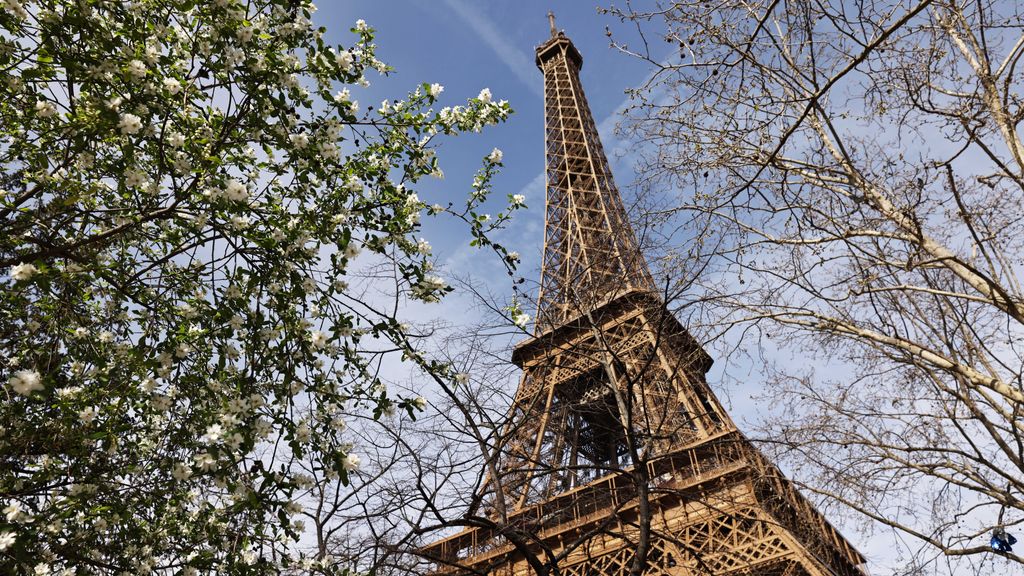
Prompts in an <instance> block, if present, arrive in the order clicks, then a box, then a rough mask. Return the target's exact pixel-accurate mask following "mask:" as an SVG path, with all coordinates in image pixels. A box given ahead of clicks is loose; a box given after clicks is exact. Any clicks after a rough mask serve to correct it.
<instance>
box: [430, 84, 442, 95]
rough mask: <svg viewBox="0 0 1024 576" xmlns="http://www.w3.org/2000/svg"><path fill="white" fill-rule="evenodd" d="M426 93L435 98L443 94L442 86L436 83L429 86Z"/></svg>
mask: <svg viewBox="0 0 1024 576" xmlns="http://www.w3.org/2000/svg"><path fill="white" fill-rule="evenodd" d="M428 92H429V93H430V95H431V96H433V97H434V98H437V97H438V96H440V95H441V92H444V86H441V85H440V84H437V83H434V84H431V85H430V89H429V90H428Z"/></svg>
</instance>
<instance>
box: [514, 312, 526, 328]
mask: <svg viewBox="0 0 1024 576" xmlns="http://www.w3.org/2000/svg"><path fill="white" fill-rule="evenodd" d="M529 321H530V316H529V315H528V314H524V313H522V312H519V313H518V314H513V315H512V323H513V324H515V325H516V326H518V327H520V328H522V327H524V326H526V323H527V322H529Z"/></svg>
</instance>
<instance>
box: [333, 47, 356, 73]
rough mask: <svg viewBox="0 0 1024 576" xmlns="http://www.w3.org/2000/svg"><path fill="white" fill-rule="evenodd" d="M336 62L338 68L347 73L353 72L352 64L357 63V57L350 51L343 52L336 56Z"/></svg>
mask: <svg viewBox="0 0 1024 576" xmlns="http://www.w3.org/2000/svg"><path fill="white" fill-rule="evenodd" d="M334 62H335V63H337V64H338V67H339V68H341V69H342V70H344V71H345V72H351V71H352V64H353V63H354V62H355V56H354V55H353V54H352V53H351V52H349V51H348V50H342V51H341V52H338V53H337V54H335V55H334Z"/></svg>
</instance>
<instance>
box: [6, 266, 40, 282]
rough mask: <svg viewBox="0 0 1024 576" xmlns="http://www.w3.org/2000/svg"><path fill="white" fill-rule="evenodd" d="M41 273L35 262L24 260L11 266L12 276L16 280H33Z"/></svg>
mask: <svg viewBox="0 0 1024 576" xmlns="http://www.w3.org/2000/svg"><path fill="white" fill-rule="evenodd" d="M38 273H39V269H38V268H36V267H35V265H34V264H30V263H28V262H22V263H21V264H15V265H14V266H11V278H13V279H14V280H15V281H16V282H24V281H26V280H31V279H32V277H33V276H35V275H36V274H38Z"/></svg>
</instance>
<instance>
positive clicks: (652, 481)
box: [421, 14, 866, 576]
mask: <svg viewBox="0 0 1024 576" xmlns="http://www.w3.org/2000/svg"><path fill="white" fill-rule="evenodd" d="M549 18H550V19H551V38H550V39H548V40H547V41H546V42H544V43H543V44H541V45H540V46H539V47H538V48H537V59H536V62H537V66H538V67H539V68H540V69H541V71H542V72H543V73H544V98H545V146H546V154H547V207H546V225H545V243H544V257H543V261H542V271H541V284H540V293H539V296H538V313H537V322H536V329H535V332H534V334H533V336H532V337H531V338H530V339H528V340H527V341H525V342H522V343H520V344H519V345H517V346H516V348H515V350H514V351H513V354H512V359H513V361H514V362H515V363H516V364H517V365H518V366H519V367H520V368H522V370H523V376H522V380H521V383H520V385H519V388H518V391H517V393H516V395H515V399H514V401H513V405H512V409H511V413H510V414H509V417H508V420H507V426H506V428H505V430H504V434H503V435H502V438H503V439H504V441H503V444H502V445H501V446H500V448H501V450H500V453H501V457H500V458H499V459H498V461H497V466H495V467H494V470H495V471H494V472H492V473H490V474H489V475H488V477H487V481H486V485H485V487H484V491H483V493H482V494H481V497H480V498H479V499H478V500H479V501H482V502H486V503H487V506H488V509H487V510H486V511H484V512H481V514H483V516H478V518H487V519H489V520H488V521H487V522H477V523H476V525H473V526H472V527H471V528H468V529H465V530H463V531H461V532H459V533H457V534H454V535H451V536H449V537H447V538H444V539H442V540H440V541H437V542H434V543H432V544H430V545H429V546H427V547H426V548H424V549H422V550H421V553H422V555H423V556H424V557H426V558H429V559H431V561H432V563H433V570H434V573H435V574H493V575H529V574H561V575H565V576H612V575H620V574H628V573H630V571H631V570H634V569H639V568H641V567H642V568H643V569H642V571H641V572H640V573H642V574H645V575H658V576H668V575H673V576H674V575H699V574H707V575H716V576H717V575H725V574H758V575H764V576H774V575H778V576H825V575H833V576H863V575H864V574H865V573H866V572H865V571H864V569H863V566H864V562H865V561H864V558H863V557H862V556H861V555H860V553H858V552H857V551H856V550H855V549H854V548H853V547H852V546H851V545H850V543H849V542H847V541H846V539H844V538H843V536H842V535H840V534H839V532H838V531H837V530H836V529H835V528H833V527H832V525H831V524H829V523H828V521H827V520H826V519H825V518H824V517H823V516H822V515H821V514H820V513H819V512H818V511H817V510H816V509H815V508H814V507H813V506H812V505H811V504H810V503H809V502H808V501H807V500H805V499H804V498H803V497H802V496H801V495H800V494H799V493H798V492H797V491H796V490H795V488H794V487H793V485H792V484H791V483H790V481H789V480H787V479H786V478H785V477H784V476H783V475H782V473H781V472H780V471H779V470H778V469H777V468H776V467H775V466H774V465H773V464H771V463H770V462H769V461H767V460H766V459H765V458H764V457H763V456H762V455H761V454H760V453H759V452H758V451H757V450H756V449H755V448H754V447H753V446H752V445H751V444H750V442H749V441H748V440H747V439H746V438H745V437H744V436H743V434H742V433H741V432H740V431H739V430H738V429H737V428H736V426H735V424H734V423H733V422H732V420H731V419H730V418H729V415H728V414H726V412H725V410H724V409H723V408H722V405H721V403H720V402H719V401H718V399H717V398H716V397H715V395H714V394H713V393H712V391H711V389H710V388H709V387H708V385H707V382H706V380H705V374H706V372H707V371H708V369H709V368H710V367H711V364H712V360H711V358H710V357H709V356H708V355H707V354H706V353H705V352H704V350H703V349H702V348H701V346H700V345H699V344H698V342H697V341H696V340H695V339H694V338H693V337H692V336H690V334H689V333H688V332H687V331H686V329H685V328H683V326H681V325H680V324H679V322H678V321H677V320H676V319H675V317H673V316H672V315H671V314H670V313H669V312H668V311H667V309H666V307H665V304H664V302H663V301H662V299H661V297H660V296H659V293H658V291H657V287H656V285H655V283H654V282H653V280H652V277H651V274H650V272H649V271H648V268H647V265H646V263H645V262H644V259H643V256H642V254H641V253H640V250H639V247H638V245H637V241H636V238H635V236H634V233H633V231H632V229H631V227H630V224H629V222H628V220H627V217H626V214H625V210H624V208H623V204H622V200H621V198H620V196H619V193H618V191H617V189H616V187H615V183H614V181H613V180H612V175H611V171H610V168H609V165H608V160H607V158H606V156H605V153H604V151H603V149H602V147H601V142H600V140H599V137H598V133H597V129H596V127H595V124H594V120H593V117H592V116H591V112H590V109H589V106H588V104H587V101H586V98H585V97H584V94H583V89H582V87H581V85H580V79H579V71H580V67H581V66H582V64H583V58H582V57H581V56H580V53H579V51H578V50H577V49H576V47H575V46H574V45H573V43H572V41H570V40H569V38H567V37H566V36H565V33H564V32H559V31H557V30H556V28H555V24H554V17H553V15H550V14H549ZM472 513H473V511H472V510H471V514H472ZM640 558H642V559H643V561H642V562H641V561H640V560H639V559H640ZM555 567H557V569H554V568H555Z"/></svg>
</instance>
